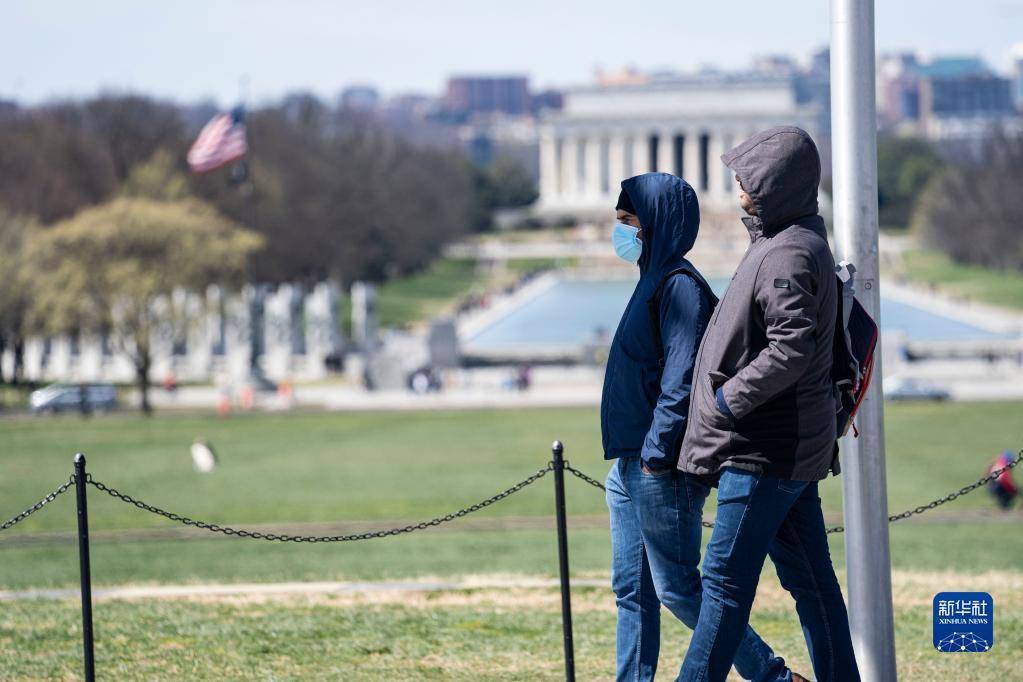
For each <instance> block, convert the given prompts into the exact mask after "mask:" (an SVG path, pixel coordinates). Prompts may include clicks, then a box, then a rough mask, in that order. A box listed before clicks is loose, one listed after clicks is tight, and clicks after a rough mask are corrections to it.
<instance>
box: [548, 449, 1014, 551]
mask: <svg viewBox="0 0 1023 682" xmlns="http://www.w3.org/2000/svg"><path fill="white" fill-rule="evenodd" d="M1021 461H1023V450H1020V451H1019V452H1018V453H1016V459H1014V460H1012V461H1011V462H1009V463H1008V464H1006V465H1005V466H1003V467H1000V468H998V469H995V470H993V471H992V472H991V473H990V474H988V475H987V476H984V477H982V478H980V479H977V481H976V482H974V483H971V484H970V485H967V486H963V487H962V488H960V489H959V490H957V491H955V492H953V493H949V494H948V495H945V496H944V497H939V498H938V499H936V500H932V501H931V502H928V503H927V504H922V505H920V506H919V507H915V508H913V509H907V510H906V511H904V512H902V513H901V514H892V515H891V516H889V517H888V523H894V522H896V521H901V520H902V519H908V518H909V517H910V516H914V515H916V514H923V513H924V512H926V511H930V510H931V509H934V508H935V507H940V506H941V505H943V504H945V503H946V502H951V501H952V500H954V499H956V498H959V497H962V496H963V495H965V494H967V493H969V492H973V491H974V490H976V489H977V488H979V487H981V486H982V485H985V484H987V483H990V482H991V481H993V480H995V479H996V478H998V477H999V476H1001V475H1002V474H1003V473H1005V472H1006V471H1008V470H1009V469H1012V468H1013V467H1015V466H1016V465H1017V464H1019V463H1020V462H1021ZM565 469H566V470H568V472H569V473H571V474H572V475H573V476H575V477H576V478H579V479H582V480H583V481H585V482H586V483H589V484H590V485H592V486H593V487H595V488H600V489H601V490H606V488H605V487H604V484H603V483H601V482H600V481H598V480H596V479H593V478H590V477H589V476H587V475H586V474H584V473H583V472H581V471H579V470H578V469H576V468H575V467H573V466H569V464H568V461H567V460H566V461H565ZM700 525H702V526H703V527H704V528H713V527H714V524H713V523H710V522H709V521H703V522H702V523H701V524H700ZM827 532H828V533H829V534H831V533H844V532H845V526H833V527H831V528H828V529H827Z"/></svg>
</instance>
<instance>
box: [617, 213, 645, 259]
mask: <svg viewBox="0 0 1023 682" xmlns="http://www.w3.org/2000/svg"><path fill="white" fill-rule="evenodd" d="M638 234H639V228H638V227H633V226H632V225H626V224H625V223H615V226H614V229H613V230H611V244H613V245H614V247H615V253H616V254H618V257H619V258H621V259H622V260H623V261H626V262H628V263H638V262H639V256H640V254H641V253H643V242H641V241H640V240H639V237H638V236H637V235H638Z"/></svg>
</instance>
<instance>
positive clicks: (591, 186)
mask: <svg viewBox="0 0 1023 682" xmlns="http://www.w3.org/2000/svg"><path fill="white" fill-rule="evenodd" d="M583 178H584V183H583V192H582V193H583V195H585V196H586V198H588V199H594V198H596V197H599V196H600V193H601V192H600V136H599V135H597V134H593V135H590V136H588V137H587V138H586V157H585V166H584V173H583Z"/></svg>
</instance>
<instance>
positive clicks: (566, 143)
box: [559, 135, 579, 202]
mask: <svg viewBox="0 0 1023 682" xmlns="http://www.w3.org/2000/svg"><path fill="white" fill-rule="evenodd" d="M578 150H579V139H578V138H577V137H576V136H574V135H572V136H565V137H564V138H563V139H562V141H561V168H560V179H561V192H560V193H559V194H560V197H561V199H562V200H563V201H568V202H571V201H572V200H574V199H575V196H576V194H577V192H578V187H579V171H578V163H579V162H578V157H577V154H578Z"/></svg>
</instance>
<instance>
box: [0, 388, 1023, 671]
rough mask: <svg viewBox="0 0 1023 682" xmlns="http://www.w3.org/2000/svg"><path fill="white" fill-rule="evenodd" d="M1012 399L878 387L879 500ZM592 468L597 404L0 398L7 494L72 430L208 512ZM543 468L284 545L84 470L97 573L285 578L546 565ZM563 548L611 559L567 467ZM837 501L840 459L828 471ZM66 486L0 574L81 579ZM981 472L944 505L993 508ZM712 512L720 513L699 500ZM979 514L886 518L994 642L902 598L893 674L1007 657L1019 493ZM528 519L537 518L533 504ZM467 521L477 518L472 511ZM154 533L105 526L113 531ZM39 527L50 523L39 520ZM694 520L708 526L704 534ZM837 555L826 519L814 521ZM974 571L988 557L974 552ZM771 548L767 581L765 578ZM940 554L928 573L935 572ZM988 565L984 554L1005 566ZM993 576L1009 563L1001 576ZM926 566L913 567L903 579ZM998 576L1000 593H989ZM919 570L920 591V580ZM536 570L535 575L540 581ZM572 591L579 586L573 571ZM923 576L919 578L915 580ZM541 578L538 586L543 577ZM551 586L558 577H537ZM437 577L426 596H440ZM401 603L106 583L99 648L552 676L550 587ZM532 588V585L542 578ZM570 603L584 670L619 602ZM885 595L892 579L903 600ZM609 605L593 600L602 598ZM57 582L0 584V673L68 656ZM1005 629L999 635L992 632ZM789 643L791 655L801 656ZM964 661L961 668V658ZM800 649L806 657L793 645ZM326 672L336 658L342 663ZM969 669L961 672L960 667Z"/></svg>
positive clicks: (1015, 433) (232, 661)
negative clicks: (393, 532) (391, 532)
mask: <svg viewBox="0 0 1023 682" xmlns="http://www.w3.org/2000/svg"><path fill="white" fill-rule="evenodd" d="M1021 410H1023V404H1021V403H1012V402H1006V403H973V404H970V403H960V404H955V403H953V404H899V405H892V406H890V407H889V408H888V409H887V412H886V420H887V441H888V446H887V452H888V483H889V498H890V501H891V504H890V507H891V511H893V512H894V511H901V510H903V509H906V508H911V507H914V506H916V505H918V504H921V503H923V502H926V501H928V500H930V499H932V498H934V497H937V496H939V495H943V494H945V493H947V492H949V491H951V490H954V489H958V488H959V487H960V486H962V485H964V484H966V483H968V482H971V481H972V480H975V479H976V478H977V477H979V476H980V475H981V474H982V472H983V470H984V467H985V465H986V464H987V463H988V462H989V461H990V459H991V458H992V457H993V455H994V454H995V453H996V452H998V451H1000V450H1002V449H1004V448H1012V449H1019V448H1020V447H1021V444H1023V426H1021V424H1023V422H1021V420H1020V419H1019V416H1020V412H1021ZM198 436H202V437H205V438H207V439H209V440H210V441H211V442H212V443H213V444H214V446H215V447H216V449H217V451H218V453H219V455H220V459H221V465H220V467H219V469H218V470H217V472H216V473H214V474H212V475H200V474H197V473H195V472H194V471H193V470H192V468H191V462H190V459H189V455H188V445H189V444H190V443H191V441H192V439H193V438H195V437H198ZM554 438H559V439H561V440H563V441H564V442H565V444H566V456H567V457H568V459H569V460H570V461H571V462H572V463H573V464H574V465H575V466H577V467H579V468H580V469H582V470H584V471H586V472H587V473H590V474H591V475H593V476H594V477H596V478H598V479H603V477H604V475H605V474H606V470H607V465H606V463H605V462H604V461H603V460H602V459H601V457H600V455H599V454H598V452H599V432H598V428H597V413H596V410H594V409H539V410H509V411H462V412H407V413H404V412H403V413H380V414H338V413H308V412H307V413H295V414H260V415H246V416H234V417H231V418H229V419H218V418H215V417H212V416H210V417H207V416H187V415H159V416H157V417H155V418H153V419H145V418H142V417H138V416H135V415H133V414H121V415H113V416H109V417H102V418H100V417H97V418H92V419H89V420H84V421H83V420H81V419H79V418H77V417H66V418H65V417H60V418H49V417H48V418H13V419H5V420H0V517H3V518H4V519H6V518H8V517H10V516H13V515H14V514H16V513H17V512H18V511H20V510H21V509H23V508H25V507H26V506H28V505H29V504H31V503H33V502H34V501H35V500H36V499H38V498H39V497H41V496H42V495H44V494H45V493H46V492H48V491H49V490H51V489H52V488H53V487H55V486H56V485H57V484H59V483H60V482H61V481H64V480H66V479H67V477H68V475H69V473H70V471H71V458H72V454H73V453H74V452H75V451H76V450H81V451H84V452H85V453H86V454H87V456H88V459H89V469H90V471H91V472H92V474H93V476H94V477H95V478H96V479H98V480H101V481H103V482H105V483H107V484H109V485H112V486H115V487H118V488H120V489H122V490H123V491H125V492H127V493H130V494H131V495H133V496H136V497H138V498H140V499H143V500H145V501H147V502H150V503H152V504H155V505H158V506H161V507H164V508H167V509H170V510H173V511H176V512H179V513H182V514H185V515H188V516H192V517H194V518H201V519H205V520H210V521H215V522H217V523H222V524H235V525H243V526H244V525H247V524H303V523H313V522H322V523H343V522H351V521H355V520H369V521H373V520H376V521H379V522H381V523H386V522H388V521H391V520H396V519H401V520H418V519H425V518H429V517H432V516H435V515H439V514H443V513H447V512H449V511H452V510H454V509H456V508H459V507H462V506H464V505H467V504H470V503H472V502H475V501H478V500H479V499H482V498H484V497H488V496H490V495H492V494H494V493H496V492H498V491H499V490H501V489H503V488H505V487H506V486H508V485H510V484H511V483H514V482H516V481H518V480H520V479H522V478H524V477H525V476H527V475H528V474H530V473H531V472H533V471H535V470H536V469H537V468H540V467H542V466H544V465H545V464H546V462H547V461H548V459H549V458H550V452H549V447H550V442H551V441H552V440H553V439H554ZM551 481H552V479H551V477H547V478H544V479H541V480H540V481H538V482H537V483H535V484H534V485H532V486H530V487H528V488H526V489H525V490H523V491H521V492H519V493H517V494H516V495H513V496H512V497H510V498H508V499H506V500H504V501H502V502H500V503H498V504H495V505H494V506H492V507H490V508H488V509H486V510H483V511H481V512H479V513H478V514H474V515H473V517H472V518H473V519H475V518H480V517H482V518H484V519H487V521H485V522H483V523H480V522H474V521H471V520H464V521H458V520H456V521H454V522H453V523H451V524H448V525H447V526H445V527H444V528H443V529H438V530H431V531H425V532H421V533H414V534H412V535H407V536H402V537H396V538H385V539H377V540H370V541H364V542H360V543H346V544H338V545H320V544H317V545H294V544H281V543H266V542H258V541H253V540H244V539H237V538H221V537H219V536H213V535H209V534H205V533H203V532H202V531H189V532H188V533H187V534H186V537H183V538H178V539H167V538H166V537H164V536H162V535H160V532H161V531H162V530H163V529H169V528H172V527H173V524H172V523H171V522H169V521H167V520H166V519H162V518H160V517H157V516H153V515H150V514H147V513H144V512H142V511H140V510H138V509H135V508H134V507H131V506H129V505H126V504H124V503H122V502H119V501H117V500H114V499H113V498H110V497H108V496H106V495H103V494H102V493H100V492H99V491H97V490H95V489H94V488H90V489H89V494H90V516H91V526H92V528H93V530H94V532H95V533H96V537H95V539H94V542H93V546H92V553H93V554H92V559H93V578H94V582H95V584H97V585H117V584H125V583H181V582H204V581H205V582H210V581H224V582H238V581H246V582H247V581H260V582H261V581H279V580H331V579H336V580H384V579H392V578H415V577H424V576H457V575H467V574H486V573H505V574H527V575H548V576H551V575H554V574H555V572H556V546H555V538H554V533H553V530H551V529H549V528H547V527H545V526H544V525H543V524H544V523H545V520H546V519H549V518H550V517H551V515H552V514H553V492H552V487H551V485H552V482H551ZM567 485H568V508H569V511H570V513H571V514H572V515H573V518H571V519H570V536H571V541H570V549H571V561H572V567H573V570H574V572H575V573H576V574H577V575H589V576H594V577H601V578H603V577H605V576H606V575H607V573H608V568H609V566H608V564H609V552H610V548H609V542H608V537H607V532H606V530H604V528H603V527H602V525H603V520H602V519H603V517H604V516H605V515H606V508H605V506H604V503H603V498H602V496H601V494H600V492H599V491H597V490H596V489H594V488H592V487H590V486H587V485H585V484H584V483H583V482H581V481H579V480H576V479H574V478H571V477H570V478H569V479H568V483H567ZM822 494H823V496H824V500H825V508H826V510H827V511H828V512H829V513H838V512H840V511H841V485H840V481H839V480H838V479H830V480H828V481H827V482H825V484H824V486H823V492H822ZM73 502H74V500H73V495H72V494H66V495H64V496H62V497H60V498H59V499H58V500H56V501H55V502H54V503H53V504H52V505H51V506H50V507H48V508H46V509H44V510H42V511H41V512H40V513H38V514H36V515H34V516H33V517H31V518H30V519H28V520H27V521H25V522H24V523H22V524H20V525H19V526H18V527H16V528H14V529H12V530H9V531H5V532H3V533H0V589H24V588H30V587H43V586H72V585H75V584H76V582H77V577H78V575H77V571H78V563H77V554H76V547H75V543H74V540H73V534H71V533H72V531H73V530H74V504H73ZM991 506H992V504H991V502H990V501H989V500H988V498H987V497H986V495H985V493H984V492H983V491H977V492H974V493H972V494H971V495H969V496H967V497H965V498H963V499H961V500H957V501H955V502H953V503H951V504H949V505H946V506H945V507H943V511H944V510H951V511H955V510H963V511H967V512H968V511H969V510H978V509H984V508H990V507H991ZM708 514H713V504H711V505H709V508H708ZM1013 514H1014V515H1010V516H1007V517H1003V518H1002V519H1001V520H997V519H996V520H995V521H994V522H992V521H984V519H982V518H978V517H977V516H976V515H975V514H974V515H970V516H965V517H964V519H963V521H962V522H958V523H957V522H956V521H955V519H954V518H949V516H947V515H946V516H944V517H942V519H941V520H939V521H938V522H932V523H908V522H907V523H900V524H895V525H893V526H892V528H891V539H892V561H893V566H894V567H895V569H896V571H898V572H901V573H902V574H908V575H910V576H912V575H917V574H927V575H931V576H933V579H931V580H930V582H928V584H927V589H928V590H931V592H930V595H931V596H933V592H934V591H938V590H941V589H970V590H986V591H991V592H992V593H996V592H998V596H997V597H996V599H997V603H999V604H1002V606H1001V607H1000V608H999V616H1000V617H1001V616H1004V619H1003V620H1000V621H999V623H1000V624H999V625H998V626H997V627H998V630H997V632H996V637H998V638H999V639H998V642H999V644H998V645H996V650H995V651H993V652H992V654H991V655H987V654H984V655H983V659H982V663H980V664H978V663H976V661H974V660H973V659H970V660H969V661H967V660H965V657H955V656H938V655H937V654H935V653H934V652H933V651H931V650H930V646H929V637H930V632H929V628H930V626H929V615H928V614H929V601H927V600H926V599H924V598H923V596H919V595H918V597H919V598H918V599H916V600H915V601H911V602H909V603H906V604H904V605H903V606H901V607H899V608H900V611H899V615H898V623H897V629H898V633H899V634H898V637H899V650H900V658H899V660H900V668H901V669H903V671H904V672H905V674H904V675H903V678H904V679H938V678H942V676H949V677H948V679H966V678H971V679H991V678H995V677H997V676H1001V677H1003V678H1005V679H1011V675H1010V674H1009V673H1010V671H1011V670H1013V669H1014V668H1013V667H1012V666H1013V665H1014V663H1013V661H1012V656H1007V654H1010V653H1011V652H1012V651H1013V649H1015V650H1016V651H1018V649H1019V647H1020V646H1021V645H1023V637H1021V632H1023V622H1021V617H1020V615H1019V614H1020V610H1019V608H1018V606H1019V605H1023V603H1020V604H1018V605H1017V606H1016V607H1013V608H1005V606H1006V602H1007V601H1008V602H1009V603H1010V604H1017V602H1023V588H1020V587H1019V582H1020V570H1021V569H1020V567H1021V565H1023V534H1020V533H1019V520H1020V516H1019V513H1018V512H1014V513H1013ZM531 518H532V519H534V520H533V521H530V519H531ZM474 523H475V524H476V525H473V524H474ZM119 530H130V531H133V532H142V531H147V532H154V533H155V535H154V537H153V538H152V539H140V540H137V541H131V542H127V541H122V540H119V539H118V536H117V531H119ZM49 533H63V535H59V536H52V535H48V534H49ZM705 538H706V535H705ZM831 540H832V552H833V556H834V558H835V562H836V565H837V566H838V567H839V568H840V569H841V568H842V567H843V566H844V561H845V551H844V546H843V542H842V536H841V535H833V536H831ZM990 571H1002V572H1003V573H1002V574H990V573H988V575H986V576H985V575H984V574H985V573H987V572H990ZM770 573H771V571H770V569H768V571H767V572H765V577H764V580H763V582H762V585H763V586H764V587H762V591H763V590H764V589H771V588H770V587H769V586H773V589H776V586H777V580H776V579H775V578H774V577H773V575H770ZM943 576H944V577H943ZM999 576H1001V577H999ZM1004 576H1010V577H1011V581H1010V582H1011V587H1006V581H1005V578H1004ZM920 589H922V588H920ZM999 590H1001V592H999ZM924 591H926V590H924ZM541 592H542V591H541ZM581 594H583V595H584V596H583V597H581V599H583V601H584V602H585V600H586V599H587V597H586V596H585V595H586V594H587V591H586V590H582V592H581ZM925 596H926V595H925ZM541 597H542V594H541V596H540V597H536V598H537V599H541ZM548 597H550V599H549V600H548V601H556V599H555V597H556V595H548ZM437 599H438V600H440V599H441V597H439V596H438V597H437ZM530 599H532V598H529V599H527V598H523V601H522V603H521V604H508V603H503V602H502V603H501V604H498V605H493V604H487V603H483V604H477V603H465V604H446V605H444V604H439V605H437V606H436V607H435V608H434V607H431V608H420V607H415V606H410V605H408V604H404V603H389V604H371V605H369V606H365V605H363V606H359V607H358V608H357V607H356V606H354V605H352V604H347V603H342V604H333V603H321V602H316V603H305V602H301V601H299V602H287V603H283V602H282V603H274V604H271V605H268V604H252V603H247V602H242V603H234V602H230V601H223V600H219V601H212V602H202V601H169V602H163V601H152V600H143V601H141V602H117V601H114V602H100V603H99V604H98V607H97V616H96V617H97V632H98V637H99V639H98V642H99V644H98V647H99V649H98V655H99V657H100V660H101V662H102V666H103V668H102V669H104V670H106V671H107V674H108V675H111V676H113V675H116V676H117V677H118V678H125V679H143V678H153V677H157V678H161V677H163V678H178V679H181V678H190V679H193V678H214V677H220V678H240V677H261V678H266V679H279V678H281V677H288V678H296V677H338V676H344V677H345V679H367V680H376V679H381V680H382V679H555V678H557V677H558V675H559V670H560V668H559V665H560V663H559V661H560V658H559V656H560V640H559V637H558V631H557V628H558V622H559V620H558V615H557V610H556V605H555V606H551V605H550V604H548V605H547V606H537V607H535V608H533V607H532V606H530V603H531V602H530ZM541 601H543V599H541ZM591 601H595V602H598V604H597V605H596V606H594V607H593V608H591V609H587V608H582V610H581V611H580V612H579V613H578V614H577V618H576V622H577V627H578V636H577V647H578V651H579V654H578V659H579V662H580V663H579V664H580V679H596V678H606V677H608V675H609V671H610V669H611V667H610V666H611V656H612V653H611V652H612V649H613V620H614V615H613V612H612V611H611V610H609V607H608V606H607V605H608V604H610V603H611V601H612V600H611V599H610V596H609V595H608V594H607V593H606V591H602V592H600V593H599V598H598V597H596V596H594V597H592V599H591ZM897 601H898V600H897ZM600 605H603V606H600ZM76 608H77V606H76V603H75V602H74V601H66V602H61V601H47V600H40V601H31V602H0V679H3V678H4V677H5V672H4V671H9V673H8V674H9V675H10V676H12V677H16V678H22V677H29V678H38V677H66V676H70V675H72V674H74V671H75V670H76V669H77V665H78V663H77V661H78V658H77V656H78V649H77V645H76V643H75V638H76V637H77V636H78V635H77V634H76V633H77V629H76V628H77V622H78V621H77V618H78V614H77V611H76ZM754 623H755V625H757V626H758V627H759V628H761V629H762V630H764V631H765V633H767V634H769V635H770V637H769V639H771V641H772V643H777V644H776V646H778V647H779V649H780V650H784V651H785V652H786V655H789V654H788V653H787V652H793V655H794V656H796V659H795V660H797V661H805V647H804V645H803V644H802V642H801V637H800V634H799V631H798V627H797V626H796V624H795V620H794V616H793V612H792V609H791V605H790V602H787V601H785V599H784V598H779V599H778V600H777V603H768V604H767V605H766V606H765V607H764V608H759V607H758V609H757V610H756V611H755V617H754ZM664 627H665V641H666V642H673V643H674V645H675V646H677V647H678V652H676V653H672V652H671V651H667V650H666V651H665V652H664V654H663V655H662V665H664V666H666V667H667V668H674V666H676V665H677V664H678V661H679V660H680V658H681V653H680V652H681V651H682V650H683V647H684V643H685V641H686V638H687V637H688V635H687V634H686V633H685V632H683V630H682V629H681V628H680V627H678V626H677V624H675V623H674V622H673V621H672V619H670V618H665V624H664ZM999 647H1001V648H999ZM799 656H803V658H802V659H800V658H799ZM974 665H980V667H978V668H974V667H970V666H974ZM803 669H804V670H806V669H807V667H806V666H805V664H804V665H803ZM342 672H343V673H344V674H343V675H342ZM980 672H983V674H982V675H981V676H980V677H979V678H978V677H972V676H974V674H975V673H976V674H978V675H979V674H980Z"/></svg>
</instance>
